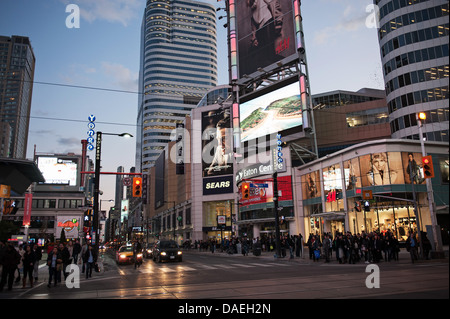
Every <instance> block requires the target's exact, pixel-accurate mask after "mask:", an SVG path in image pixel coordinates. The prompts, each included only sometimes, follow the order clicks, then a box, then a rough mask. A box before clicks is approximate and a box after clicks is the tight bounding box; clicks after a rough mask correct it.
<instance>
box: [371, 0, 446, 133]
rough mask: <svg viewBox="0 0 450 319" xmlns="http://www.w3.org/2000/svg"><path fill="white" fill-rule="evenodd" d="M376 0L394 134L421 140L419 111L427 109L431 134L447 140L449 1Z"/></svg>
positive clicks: (427, 129) (427, 126) (424, 127)
mask: <svg viewBox="0 0 450 319" xmlns="http://www.w3.org/2000/svg"><path fill="white" fill-rule="evenodd" d="M374 3H375V4H377V5H378V7H379V9H380V25H379V26H380V27H379V32H378V38H379V42H380V49H381V50H380V51H381V61H382V66H383V74H384V81H385V84H386V95H387V97H386V99H387V105H388V108H389V123H390V126H391V133H392V138H407V139H415V140H418V139H419V132H418V127H417V121H416V114H417V113H418V112H420V111H425V112H427V114H428V116H427V120H426V121H425V123H424V126H423V132H424V136H425V137H426V139H427V140H428V141H445V142H448V141H449V138H448V134H449V128H448V127H449V126H448V123H449V117H448V104H449V96H450V95H449V63H448V61H449V60H448V59H449V44H448V43H449V23H448V15H449V3H448V1H446V0H433V1H406V0H375V1H374Z"/></svg>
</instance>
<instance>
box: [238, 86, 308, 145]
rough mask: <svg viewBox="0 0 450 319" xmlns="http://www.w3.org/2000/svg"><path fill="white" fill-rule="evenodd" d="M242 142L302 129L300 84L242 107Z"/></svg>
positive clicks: (252, 100) (281, 89)
mask: <svg viewBox="0 0 450 319" xmlns="http://www.w3.org/2000/svg"><path fill="white" fill-rule="evenodd" d="M239 107H240V110H239V114H240V128H241V130H242V131H241V141H242V142H245V141H249V140H253V139H256V138H258V137H261V136H265V135H269V134H272V133H277V132H282V131H284V130H287V129H290V128H294V127H297V126H301V125H302V123H303V121H302V105H301V100H300V87H299V83H298V82H294V83H292V84H289V85H286V86H283V87H281V88H279V89H276V90H273V91H271V92H268V93H266V94H263V95H261V96H259V97H257V98H254V99H251V100H249V101H247V102H243V103H241V104H240V106H239Z"/></svg>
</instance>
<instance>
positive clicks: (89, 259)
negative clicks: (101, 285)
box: [84, 245, 97, 279]
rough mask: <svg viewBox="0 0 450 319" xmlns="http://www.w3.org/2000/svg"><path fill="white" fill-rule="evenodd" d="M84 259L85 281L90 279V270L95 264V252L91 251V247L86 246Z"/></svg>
mask: <svg viewBox="0 0 450 319" xmlns="http://www.w3.org/2000/svg"><path fill="white" fill-rule="evenodd" d="M84 259H85V260H86V279H88V278H90V277H92V268H94V267H95V264H96V263H97V252H96V251H95V250H94V249H93V247H92V245H89V246H88V250H87V251H86V253H85V255H84Z"/></svg>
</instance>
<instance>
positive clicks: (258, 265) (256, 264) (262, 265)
mask: <svg viewBox="0 0 450 319" xmlns="http://www.w3.org/2000/svg"><path fill="white" fill-rule="evenodd" d="M249 265H255V266H257V267H272V265H266V264H258V263H250V264H249Z"/></svg>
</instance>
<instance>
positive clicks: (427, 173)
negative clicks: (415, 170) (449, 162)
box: [422, 155, 434, 178]
mask: <svg viewBox="0 0 450 319" xmlns="http://www.w3.org/2000/svg"><path fill="white" fill-rule="evenodd" d="M422 168H423V177H424V178H433V177H434V167H433V159H432V158H431V155H428V156H424V157H422Z"/></svg>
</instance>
